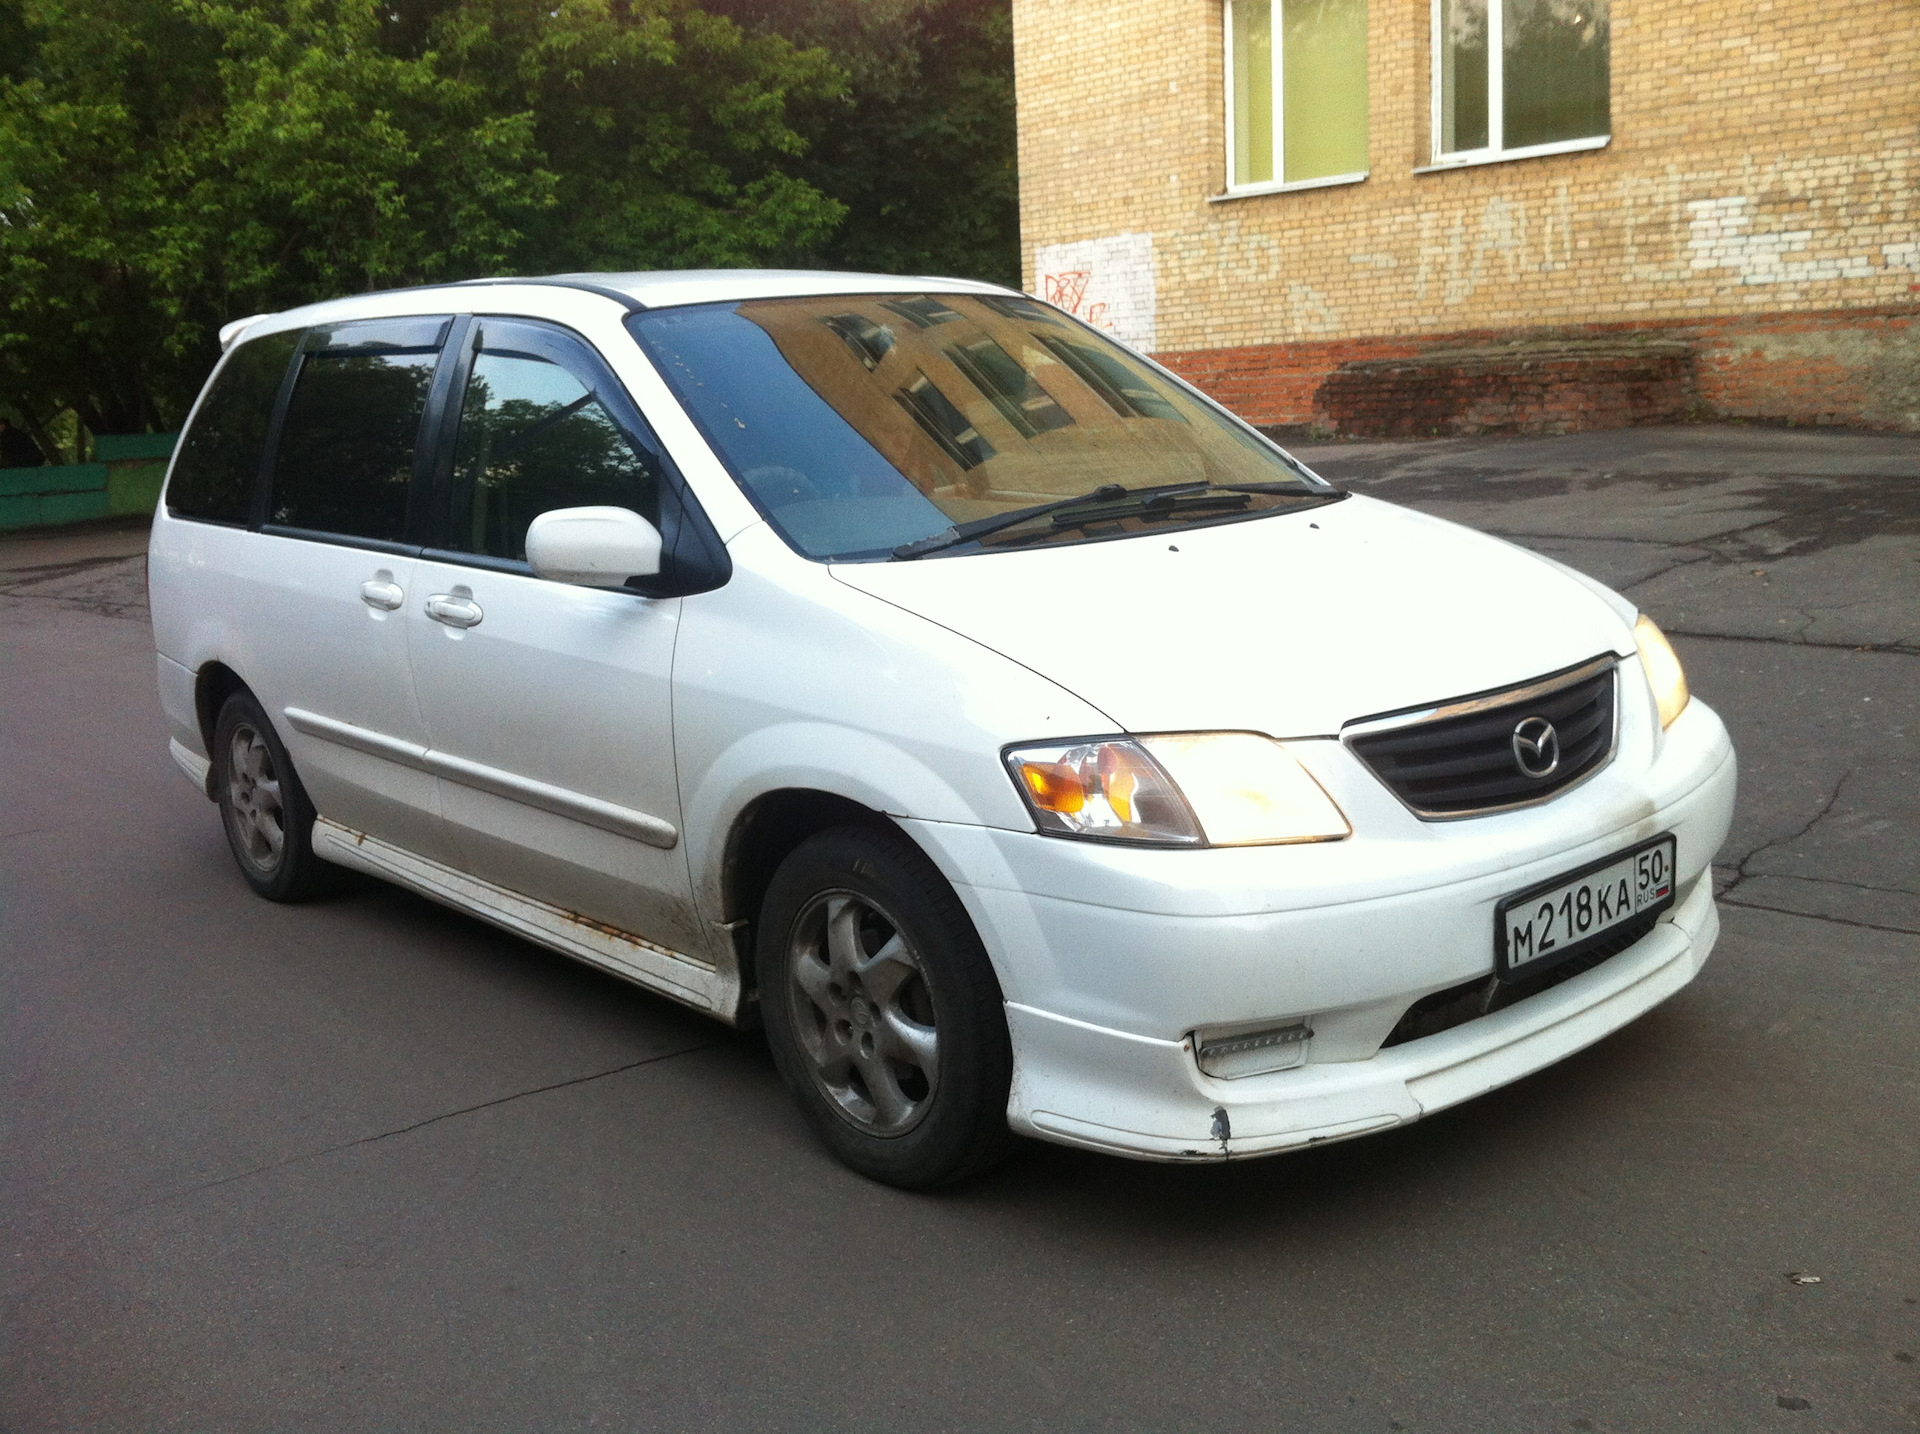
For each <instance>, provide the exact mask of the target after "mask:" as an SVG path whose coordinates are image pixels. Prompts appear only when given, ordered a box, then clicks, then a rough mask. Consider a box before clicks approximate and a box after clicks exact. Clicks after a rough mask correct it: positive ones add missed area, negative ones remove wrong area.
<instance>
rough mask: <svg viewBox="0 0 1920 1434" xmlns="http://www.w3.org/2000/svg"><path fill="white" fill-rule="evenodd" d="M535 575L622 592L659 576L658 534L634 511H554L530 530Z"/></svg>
mask: <svg viewBox="0 0 1920 1434" xmlns="http://www.w3.org/2000/svg"><path fill="white" fill-rule="evenodd" d="M527 561H528V562H529V563H530V564H532V565H533V571H534V573H535V575H536V576H538V577H543V578H547V579H549V580H550V581H552V582H556V583H575V584H578V585H579V586H581V587H588V588H618V587H624V586H626V583H627V580H628V579H629V578H650V577H655V576H657V575H658V574H659V572H660V530H659V529H658V528H656V527H654V526H653V524H651V523H649V522H648V521H647V520H646V519H645V518H643V517H641V516H640V515H639V514H638V513H636V512H634V511H633V510H632V509H631V508H555V509H553V510H551V511H550V512H546V513H542V514H541V515H540V516H539V517H537V518H535V519H534V520H533V522H532V523H530V524H528V525H527Z"/></svg>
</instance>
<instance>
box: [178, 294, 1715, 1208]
mask: <svg viewBox="0 0 1920 1434" xmlns="http://www.w3.org/2000/svg"><path fill="white" fill-rule="evenodd" d="M222 340H223V343H224V345H225V353H224V356H223V357H222V359H221V361H220V365H219V367H218V368H217V369H216V370H215V372H214V374H213V376H212V378H211V379H210V380H209V381H208V384H207V387H206V390H205V392H204V393H203V394H202V395H201V397H200V400H199V402H198V404H197V405H196V407H195V409H194V411H193V414H192V416H191V418H190V419H189V421H188V423H187V426H186V430H185V435H184V437H183V438H182V440H181V442H180V444H179V447H178V451H177V454H176V456H175V458H174V460H173V465H172V469H171V471H170V473H169V475H168V480H167V488H166V493H165V498H164V501H163V503H162V506H161V510H160V512H159V514H158V515H157V516H156V518H155V521H154V526H153V539H152V549H151V566H150V574H151V577H150V581H151V595H152V604H153V623H154V640H155V646H156V647H157V649H158V663H159V680H160V694H161V699H162V704H163V706H164V709H165V712H166V717H167V720H168V724H169V726H170V728H171V739H172V740H171V746H172V752H173V756H174V758H175V760H176V761H177V762H178V763H179V765H180V766H181V768H182V769H184V770H185V771H186V773H187V774H188V775H189V776H190V777H191V778H192V780H193V781H194V782H195V783H196V784H197V785H199V786H200V787H201V788H202V789H203V790H204V791H205V792H206V794H207V795H208V796H209V797H211V798H212V799H213V800H214V801H215V802H217V803H218V804H219V806H220V811H221V815H222V817H223V819H224V822H225V827H226V832H227V836H228V839H229V841H230V843H231V845H232V848H233V853H234V856H235V858H236V860H237V861H238V863H239V866H240V870H241V872H242V873H243V874H244V875H245V877H246V879H247V880H248V882H250V883H251V884H252V886H253V887H254V888H255V890H257V891H259V892H260V893H261V894H262V895H263V896H266V897H269V898H271V899H275V900H289V899H295V898H299V897H302V896H306V895H309V894H312V893H314V892H316V891H319V890H321V889H322V888H324V887H325V886H326V885H327V883H328V878H329V877H330V876H335V875H338V869H339V868H341V867H348V868H354V869H357V870H359V871H362V872H369V873H372V874H374V875H376V876H379V877H382V878H385V879H387V880H389V881H394V882H398V883H399V884H401V885H403V886H406V887H409V888H411V889H413V890H414V891H417V892H420V893H422V894H423V895H426V896H428V897H431V898H432V899H434V900H436V901H441V902H445V903H447V904H448V905H450V906H454V907H457V908H459V909H460V910H463V911H467V912H470V913H472V914H473V915H476V916H479V917H481V918H482V919H484V920H487V921H491V922H494V923H496V924H498V925H500V926H502V927H505V928H506V929H508V930H510V931H514V932H518V933H520V934H521V935H523V936H525V937H526V938H528V939H529V940H532V941H535V942H538V943H540V944H542V945H545V946H549V947H552V948H553V949H555V950H558V951H562V952H565V953H567V954H568V955H571V956H575V957H578V958H580V959H581V960H584V961H588V962H591V963H593V964H595V965H597V966H600V967H603V968H605V969H606V970H609V971H612V972H614V973H616V974H618V975H620V976H623V977H625V978H627V979H629V980H631V981H634V982H637V983H639V984H640V985H643V986H645V987H647V988H648V989H650V990H652V991H656V992H658V993H660V994H662V995H665V996H668V997H671V998H672V999H674V1000H678V1001H682V1002H685V1003H687V1004H688V1005H691V1006H694V1007H697V1008H698V1009H700V1010H703V1011H706V1012H708V1013H709V1014H711V1015H713V1016H714V1017H716V1018H717V1019H719V1020H722V1021H726V1022H729V1023H732V1024H740V1025H746V1024H761V1025H764V1027H765V1030H766V1034H767V1039H768V1040H769V1042H770V1044H771V1046H772V1049H773V1053H774V1056H775V1058H776V1061H777V1063H778V1066H779V1069H780V1072H781V1074H782V1076H783V1078H784V1080H785V1082H786V1083H787V1085H788V1086H789V1087H790V1089H791V1091H792V1093H793V1096H794V1098H795V1100H796V1101H797V1103H798V1104H799V1106H800V1108H801V1110H802V1111H803V1112H804V1113H805V1115H806V1117H807V1119H808V1120H809V1121H810V1122H811V1124H812V1126H813V1128H814V1129H815V1130H816V1131H817V1132H818V1133H819V1135H820V1136H821V1137H822V1138H823V1139H824V1141H825V1142H826V1143H827V1145H828V1146H829V1147H831V1149H832V1150H833V1151H834V1152H835V1153H836V1154H837V1155H838V1156H839V1157H840V1158H841V1159H843V1160H845V1161H846V1162H847V1163H848V1164H850V1165H852V1166H853V1167H855V1168H856V1169H858V1170H861V1171H863V1172H865V1173H867V1174H868V1175H871V1176H874V1177H876V1178H878V1179H881V1180H885V1181H889V1182H892V1183H895V1184H899V1185H905V1186H921V1187H924V1186H932V1185H937V1184H941V1183H944V1182H948V1181H952V1180H955V1179H958V1178H961V1177H963V1176H965V1175H967V1174H969V1173H971V1172H973V1171H976V1170H979V1169H981V1168H982V1167H983V1166H984V1165H986V1164H987V1163H988V1162H990V1161H991V1160H992V1159H994V1158H995V1157H996V1156H997V1155H998V1154H1000V1153H1001V1152H1002V1151H1003V1150H1004V1149H1005V1148H1006V1147H1007V1145H1008V1144H1009V1142H1010V1137H1011V1135H1012V1134H1013V1133H1016V1132H1017V1133H1020V1134H1025V1135H1032V1136H1038V1137H1041V1138H1043V1139H1047V1140H1054V1141H1060V1142H1063V1143H1066V1144H1070V1145H1077V1146H1082V1147H1086V1148H1088V1149H1093V1150H1101V1151H1110V1152H1113V1153H1116V1154H1121V1155H1129V1156H1137V1157H1144V1158H1148V1159H1159V1160H1190V1161H1191V1160H1224V1159H1227V1158H1230V1157H1239V1156H1248V1155H1258V1154H1264V1153H1267V1152H1271V1151H1280V1150H1289V1149H1297V1148H1301V1147H1304V1146H1307V1145H1310V1144H1313V1143H1316V1142H1319V1141H1325V1140H1337V1139H1342V1138H1345V1137H1348V1136H1354V1135H1360V1134H1364V1133H1366V1132H1369V1131H1375V1130H1384V1129H1387V1128H1389V1127H1391V1126H1394V1125H1398V1124H1400V1123H1402V1122H1405V1121H1410V1120H1414V1119H1417V1118H1418V1117H1420V1116H1422V1115H1424V1114H1427V1113H1429V1112H1432V1111H1435V1110H1439V1109H1442V1108H1444V1107H1446V1106H1449V1105H1452V1104H1454V1103H1455V1102H1457V1101H1461V1100H1464V1099H1466V1098H1468V1097H1470V1096H1473V1095H1478V1094H1480V1093H1481V1092H1483V1091H1487V1090H1490V1089H1492V1088H1493V1087H1495V1086H1498V1085H1501V1084H1503V1083H1505V1082H1507V1081H1511V1080H1514V1079H1515V1078H1517V1077H1519V1076H1521V1075H1524V1074H1526V1073H1527V1072H1529V1071H1533V1070H1537V1069H1539V1068H1540V1067H1541V1066H1544V1065H1546V1064H1548V1063H1549V1062H1552V1061H1555V1060H1558V1059H1560V1058H1561V1057H1563V1056H1565V1055H1568V1054H1569V1053H1571V1052H1573V1051H1576V1050H1579V1049H1580V1048H1581V1047H1583V1046H1586V1045H1588V1044H1590V1043H1591V1042H1593V1041H1595V1040H1598V1039H1599V1038H1600V1037H1602V1036H1604V1035H1606V1034H1607V1033H1608V1032H1609V1031H1612V1030H1614V1029H1616V1028H1617V1027H1619V1026H1621V1025H1622V1024H1624V1023H1625V1022H1627V1021H1630V1020H1632V1019H1633V1018H1634V1017H1635V1016H1637V1015H1639V1014H1640V1013H1641V1012H1643V1011H1646V1010H1647V1009H1648V1008H1650V1007H1651V1006H1653V1005H1655V1004H1656V1003H1658V1002H1659V1001H1661V1000H1664V999H1665V998H1666V997H1668V996H1670V995H1672V994H1673V993H1674V992H1675V991H1677V990H1679V989H1680V988H1681V987H1682V986H1684V985H1685V984H1686V983H1687V982H1688V981H1689V980H1690V979H1691V978H1692V977H1693V975H1694V973H1695V972H1696V971H1698V970H1699V969H1700V966H1701V963H1702V962H1704V961H1705V959H1706V957H1707V953H1708V951H1709V950H1710V949H1711V948H1712V946H1713V942H1714V939H1715V936H1716V935H1717V933H1718V930H1719V923H1718V917H1717V915H1716V912H1715V908H1714V903H1713V883H1712V876H1711V872H1710V866H1709V863H1710V861H1711V859H1712V857H1713V855H1714V852H1715V851H1716V849H1717V848H1718V847H1719V845H1720V843H1721V841H1722V839H1723V838H1724V837H1725V835H1726V832H1727V826H1728V821H1729V818H1730V814H1731V810H1732V805H1733V794H1734V756H1733V750H1732V747H1731V746H1730V744H1729V743H1728V740H1727V734H1726V731H1725V729H1724V728H1723V727H1722V725H1721V723H1720V720H1719V718H1718V717H1716V716H1715V715H1714V713H1713V712H1712V711H1710V710H1709V709H1708V708H1707V707H1706V706H1705V705H1704V704H1703V703H1701V702H1699V701H1694V700H1689V695H1688V691H1687V685H1686V679H1685V677H1684V676H1683V675H1682V672H1681V669H1680V664H1679V662H1678V660H1677V659H1676V658H1675V656H1674V654H1673V651H1672V649H1671V648H1670V647H1669V646H1668V644H1667V642H1666V640H1665V639H1664V638H1663V637H1662V636H1661V634H1660V632H1659V630H1658V629H1657V628H1656V627H1655V626H1654V625H1653V623H1652V622H1650V621H1649V620H1648V619H1647V618H1645V617H1643V616H1641V615H1640V614H1638V613H1636V612H1635V610H1634V608H1633V606H1632V605H1631V604H1630V603H1628V602H1627V601H1626V600H1625V599H1623V598H1621V597H1619V596H1617V595H1615V594H1614V593H1611V592H1609V591H1608V590H1606V589H1605V588H1603V587H1601V586H1600V585H1599V584H1597V583H1595V582H1593V581H1592V580H1590V579H1588V578H1585V577H1583V576H1581V575H1580V574H1578V573H1575V572H1573V571H1572V570H1570V569H1568V568H1565V567H1562V566H1560V565H1559V564H1557V563H1554V562H1552V561H1550V560H1548V559H1546V558H1542V557H1539V556H1536V555H1534V554H1532V553H1528V552H1525V551H1523V550H1521V549H1519V548H1515V547H1512V546H1509V545H1508V544H1505V543H1502V542H1499V541H1496V540H1494V539H1492V538H1488V537H1484V536H1481V535H1479V534H1476V533H1473V532H1470V531H1468V530H1466V529H1463V528H1459V527H1455V526H1453V525H1451V524H1448V523H1444V522H1441V521H1438V520H1436V519H1433V518H1429V517H1425V516H1423V515H1421V514H1418V513H1413V512H1409V511H1407V510H1405V509H1402V508H1397V507H1394V506H1392V505H1390V504H1387V503H1382V502H1377V501H1374V500H1372V499H1370V498H1366V497H1361V496H1358V495H1354V494H1349V493H1346V492H1343V491H1342V490H1341V489H1339V488H1338V487H1336V486H1334V485H1332V484H1330V483H1327V482H1325V481H1324V480H1322V479H1321V478H1319V477H1318V476H1316V475H1315V474H1314V473H1313V472H1311V471H1310V470H1309V469H1307V468H1306V467H1305V466H1303V465H1302V464H1301V463H1300V462H1298V461H1297V460H1295V459H1294V458H1292V457H1291V456H1289V455H1288V454H1287V453H1285V452H1284V451H1282V450H1281V449H1279V448H1277V447H1276V446H1274V445H1273V444H1272V443H1271V442H1269V441H1268V440H1267V439H1266V438H1265V437H1263V436H1262V435H1261V434H1260V433H1259V432H1257V431H1256V430H1254V429H1252V428H1250V427H1248V426H1247V425H1246V424H1244V423H1242V422H1241V421H1239V420H1238V419H1236V418H1234V417H1233V416H1232V415H1231V414H1229V413H1227V412H1226V411H1225V410H1223V409H1222V408H1220V407H1219V406H1218V405H1216V404H1214V403H1212V402H1211V401H1209V400H1208V399H1207V398H1205V397H1204V396H1203V395H1201V394H1200V393H1198V392H1197V391H1196V390H1194V389H1193V388H1191V387H1189V386H1188V385H1187V384H1185V383H1183V382H1182V381H1181V380H1179V379H1178V378H1176V377H1174V376H1173V375H1172V374H1170V373H1168V372H1167V371H1166V370H1164V369H1162V368H1160V367H1158V366H1157V365H1155V364H1154V363H1152V362H1151V361H1149V360H1147V359H1145V358H1143V357H1141V356H1140V355H1139V354H1138V353H1136V352H1134V351H1133V350H1131V349H1129V348H1126V347H1124V346H1122V345H1120V344H1117V343H1115V342H1113V341H1111V340H1110V339H1108V338H1106V337H1104V336H1103V335H1101V334H1099V333H1098V332H1096V331H1094V330H1092V329H1090V328H1088V327H1086V326H1084V325H1082V324H1081V323H1079V322H1077V321H1076V320H1075V319H1073V318H1071V317H1070V316H1068V315H1067V314H1065V313H1062V312H1061V311H1060V310H1058V309H1055V308H1053V307H1050V306H1048V305H1046V304H1043V303H1041V302H1039V301H1037V300H1035V299H1033V298H1030V297H1028V296H1026V295H1024V294H1019V293H1015V292H1011V291H1008V290H1005V289H1000V288H996V287H994V286H991V285H985V284H976V283H966V282H959V281H950V280H936V279H899V278H885V277H876V276H867V275H853V274H823V273H766V272H749V271H728V272H708V273H682V274H626V275H592V276H571V277H560V278H553V279H515V280H502V281H490V282H481V283H471V284H457V285H451V286H446V287H440V288H427V289H415V290H408V291H401V292H394V293H386V294H371V295H364V296H361V297H357V298H351V299H343V300H340V301H338V302H333V303H325V304H318V305H314V306H312V307H310V308H304V309H297V310H294V311H292V312H289V313H283V314H273V315H267V316H263V317H258V318H254V319H249V320H245V321H242V322H240V323H237V324H232V325H229V326H228V328H227V330H225V331H224V332H223V334H222Z"/></svg>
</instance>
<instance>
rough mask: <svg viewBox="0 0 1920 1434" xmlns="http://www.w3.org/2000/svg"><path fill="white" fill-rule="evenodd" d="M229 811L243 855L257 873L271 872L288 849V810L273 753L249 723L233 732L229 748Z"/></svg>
mask: <svg viewBox="0 0 1920 1434" xmlns="http://www.w3.org/2000/svg"><path fill="white" fill-rule="evenodd" d="M227 812H228V820H229V822H230V823H231V824H232V827H233V834H234V837H235V839H236V842H237V844H238V846H239V848H240V851H241V854H242V855H243V856H245V858H246V859H247V862H248V863H249V864H250V865H251V866H253V867H254V868H255V869H256V870H257V871H259V872H261V873H262V874H269V873H271V872H272V871H273V870H274V869H275V868H277V867H278V866H279V865H280V856H281V853H282V852H283V851H284V850H285V849H286V844H287V818H286V808H285V806H284V804H283V801H282V797H281V792H280V776H279V773H278V772H277V771H276V770H275V769H274V765H273V752H272V751H271V750H270V749H269V748H268V746H267V743H266V739H265V738H264V737H262V736H261V735H260V733H259V732H258V731H256V730H255V729H254V727H253V725H252V724H251V723H249V722H242V723H240V724H239V725H238V726H236V727H235V728H234V729H233V740H232V741H231V742H230V743H229V744H228V747H227Z"/></svg>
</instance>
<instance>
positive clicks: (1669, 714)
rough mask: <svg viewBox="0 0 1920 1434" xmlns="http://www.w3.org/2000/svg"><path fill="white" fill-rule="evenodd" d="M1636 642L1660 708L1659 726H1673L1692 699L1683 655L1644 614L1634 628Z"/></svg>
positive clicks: (1648, 680) (1648, 681) (1641, 661)
mask: <svg viewBox="0 0 1920 1434" xmlns="http://www.w3.org/2000/svg"><path fill="white" fill-rule="evenodd" d="M1633 640H1634V641H1635V642H1636V643H1638V644H1639V646H1640V665H1641V667H1643V668H1645V669H1646V673H1647V683H1648V685H1649V686H1651V687H1652V688H1653V700H1654V701H1655V702H1657V703H1658V704H1659V705H1660V725H1661V726H1662V727H1671V726H1672V725H1673V719H1674V718H1676V717H1678V716H1679V715H1680V714H1681V713H1682V712H1684V711H1686V710H1687V703H1688V702H1690V701H1691V700H1692V698H1693V694H1692V693H1690V692H1689V691H1687V674H1686V673H1685V672H1684V671H1683V670H1682V669H1681V667H1680V654H1679V653H1677V652H1675V651H1674V650H1673V644H1672V643H1670V642H1668V641H1667V635H1666V634H1665V633H1664V632H1662V631H1660V629H1659V628H1658V627H1656V626H1655V625H1654V621H1653V619H1652V618H1650V617H1648V616H1646V615H1645V614H1644V613H1643V614H1641V617H1640V621H1638V622H1636V623H1635V624H1634V625H1633Z"/></svg>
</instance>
